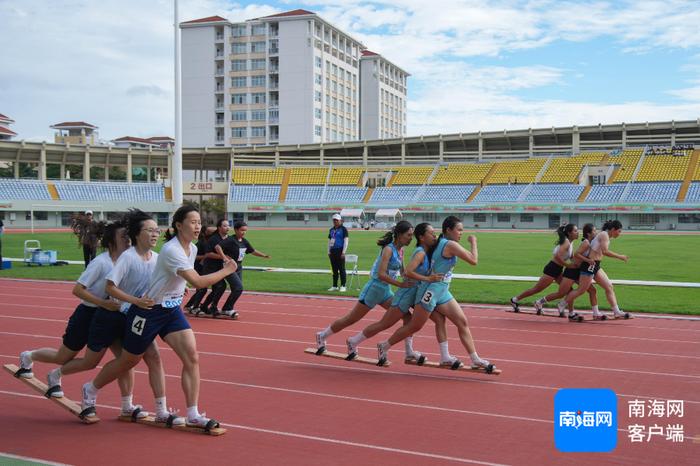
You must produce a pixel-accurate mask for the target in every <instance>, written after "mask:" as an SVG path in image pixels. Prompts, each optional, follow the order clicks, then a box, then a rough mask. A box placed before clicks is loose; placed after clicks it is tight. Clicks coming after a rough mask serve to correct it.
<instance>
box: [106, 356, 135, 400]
mask: <svg viewBox="0 0 700 466" xmlns="http://www.w3.org/2000/svg"><path fill="white" fill-rule="evenodd" d="M109 349H110V350H111V351H112V354H114V356H115V357H117V358H118V357H119V355H120V354H121V352H122V347H121V345H120V344H119V342H114V343H113V344H112V346H110V347H109ZM117 385H119V392H120V393H121V395H122V400H124V398H125V397H129V407H131V399H132V396H133V394H134V369H133V368H131V369H129V370H128V371H126V372H124V373H123V374H121V375H120V376H119V377H118V378H117Z"/></svg>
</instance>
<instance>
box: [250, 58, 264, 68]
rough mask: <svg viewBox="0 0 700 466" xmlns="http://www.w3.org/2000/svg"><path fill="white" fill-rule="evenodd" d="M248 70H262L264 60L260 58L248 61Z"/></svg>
mask: <svg viewBox="0 0 700 466" xmlns="http://www.w3.org/2000/svg"><path fill="white" fill-rule="evenodd" d="M250 69H251V70H264V69H265V59H264V58H260V59H255V60H250Z"/></svg>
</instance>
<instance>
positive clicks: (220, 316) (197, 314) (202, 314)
mask: <svg viewBox="0 0 700 466" xmlns="http://www.w3.org/2000/svg"><path fill="white" fill-rule="evenodd" d="M187 314H189V315H191V316H194V317H203V318H209V319H222V320H238V318H239V317H240V314H237V315H236V317H229V316H227V315H226V314H224V313H222V312H217V313H216V314H207V313H205V312H189V313H187Z"/></svg>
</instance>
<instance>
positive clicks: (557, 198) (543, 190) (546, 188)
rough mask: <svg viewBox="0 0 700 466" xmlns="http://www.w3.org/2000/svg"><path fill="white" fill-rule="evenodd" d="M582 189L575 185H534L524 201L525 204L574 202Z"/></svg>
mask: <svg viewBox="0 0 700 466" xmlns="http://www.w3.org/2000/svg"><path fill="white" fill-rule="evenodd" d="M583 188H584V187H583V186H581V185H577V184H565V183H551V184H536V185H534V186H533V187H532V189H531V190H530V192H529V193H527V195H526V196H525V199H524V200H525V201H526V202H576V201H578V197H579V196H580V195H581V193H582V192H583Z"/></svg>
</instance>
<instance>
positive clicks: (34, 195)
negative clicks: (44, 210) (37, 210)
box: [0, 178, 51, 201]
mask: <svg viewBox="0 0 700 466" xmlns="http://www.w3.org/2000/svg"><path fill="white" fill-rule="evenodd" d="M0 199H2V200H11V199H22V200H30V201H35V200H36V201H44V200H46V201H50V200H51V194H49V190H48V188H47V187H46V183H44V182H43V181H34V180H16V179H8V178H6V179H0Z"/></svg>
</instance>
